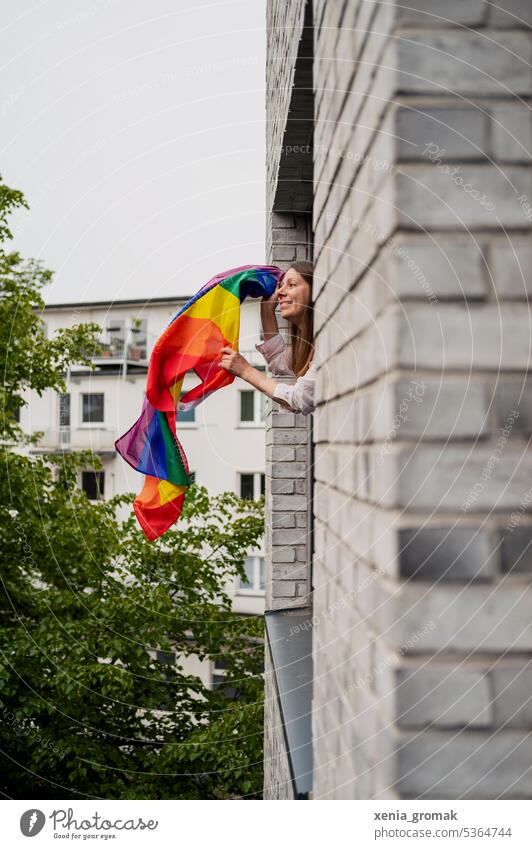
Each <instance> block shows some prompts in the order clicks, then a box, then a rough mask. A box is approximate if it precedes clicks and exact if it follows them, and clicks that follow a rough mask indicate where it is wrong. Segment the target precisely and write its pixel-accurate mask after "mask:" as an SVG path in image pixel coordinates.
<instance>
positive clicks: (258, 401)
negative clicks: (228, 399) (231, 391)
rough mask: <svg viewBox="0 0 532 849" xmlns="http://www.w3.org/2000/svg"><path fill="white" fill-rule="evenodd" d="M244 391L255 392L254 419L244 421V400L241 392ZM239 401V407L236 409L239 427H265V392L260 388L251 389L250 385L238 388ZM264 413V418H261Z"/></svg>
mask: <svg viewBox="0 0 532 849" xmlns="http://www.w3.org/2000/svg"><path fill="white" fill-rule="evenodd" d="M242 392H253V421H251V422H243V421H242V419H241V417H240V416H241V410H242V401H241V393H242ZM237 402H238V407H237V411H236V416H237V427H244V428H249V427H251V428H256V427H262V428H263V427H264V422H265V419H266V396H265V395H264V393H263V392H260V391H259V390H258V389H250V388H249V386H247V387H244V386H242V388H239V389H238V392H237ZM261 414H262V418H261Z"/></svg>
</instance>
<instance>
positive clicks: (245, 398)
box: [240, 389, 255, 422]
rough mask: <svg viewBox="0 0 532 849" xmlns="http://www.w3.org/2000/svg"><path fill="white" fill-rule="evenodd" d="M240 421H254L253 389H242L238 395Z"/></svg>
mask: <svg viewBox="0 0 532 849" xmlns="http://www.w3.org/2000/svg"><path fill="white" fill-rule="evenodd" d="M240 421H241V422H253V421H255V392H254V391H253V389H251V390H248V389H244V391H243V392H241V393H240Z"/></svg>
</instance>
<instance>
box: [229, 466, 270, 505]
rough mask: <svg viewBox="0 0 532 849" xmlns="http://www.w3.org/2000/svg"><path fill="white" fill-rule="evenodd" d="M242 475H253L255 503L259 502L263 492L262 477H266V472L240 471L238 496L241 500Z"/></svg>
mask: <svg viewBox="0 0 532 849" xmlns="http://www.w3.org/2000/svg"><path fill="white" fill-rule="evenodd" d="M242 475H253V501H258V500H259V498H260V497H261V491H260V489H261V486H260V484H261V475H265V472H254V471H249V472H246V471H240V472H238V474H237V478H236V494H237V495H238V497H239V498H241V497H242V496H241V495H240V493H241V492H242V486H241V477H242ZM265 481H266V478H265Z"/></svg>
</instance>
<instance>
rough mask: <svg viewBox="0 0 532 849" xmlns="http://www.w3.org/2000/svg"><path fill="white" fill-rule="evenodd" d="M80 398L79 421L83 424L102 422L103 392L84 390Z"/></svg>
mask: <svg viewBox="0 0 532 849" xmlns="http://www.w3.org/2000/svg"><path fill="white" fill-rule="evenodd" d="M81 399H82V402H81V404H82V406H81V421H82V422H83V423H84V424H103V414H104V403H103V399H104V394H103V392H84V393H83V394H82V396H81Z"/></svg>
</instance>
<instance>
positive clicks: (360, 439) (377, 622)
mask: <svg viewBox="0 0 532 849" xmlns="http://www.w3.org/2000/svg"><path fill="white" fill-rule="evenodd" d="M407 6H408V7H409V8H406V7H404V6H400V5H397V6H395V5H394V4H380V3H373V2H366V0H359V2H352V3H344V2H335V0H320V2H318V1H317V0H315V2H314V27H315V40H314V46H315V59H314V88H315V119H316V123H315V135H314V140H315V150H314V178H315V186H314V217H313V227H314V242H315V258H316V278H317V285H316V300H315V321H316V328H317V347H318V351H319V352H320V354H321V359H322V360H323V362H324V365H323V367H322V368H321V370H320V374H319V378H318V387H317V397H318V407H317V410H316V413H315V428H314V439H315V451H316V462H315V469H314V472H315V478H316V484H315V502H314V525H315V558H314V598H313V614H314V622H315V623H316V624H315V627H314V661H315V670H314V675H315V687H314V707H313V730H314V760H315V772H314V791H313V795H314V797H315V798H354V799H358V798H387V799H394V798H417V797H423V798H458V797H464V798H495V797H503V798H504V797H508V798H530V797H531V796H532V784H531V772H530V759H531V755H532V752H531V747H532V742H531V736H530V731H531V730H532V714H531V710H530V704H531V703H532V698H531V697H532V690H531V685H532V679H531V671H530V670H531V668H532V666H531V665H530V661H531V660H532V626H531V622H532V616H531V613H532V588H531V586H530V580H531V577H532V554H531V549H532V545H531V543H532V514H531V507H532V489H531V487H532V474H531V473H532V453H531V452H530V449H529V446H528V441H529V438H530V434H531V432H532V413H531V404H530V400H529V399H530V393H529V392H527V390H529V388H530V385H529V383H528V382H527V380H526V370H527V368H528V363H529V356H530V319H531V316H530V309H529V305H528V303H527V298H528V297H529V293H530V286H531V283H530V281H531V279H532V248H531V245H532V242H531V234H530V228H531V226H532V209H531V207H532V169H531V168H530V157H531V153H532V124H531V119H530V112H529V109H528V105H527V103H526V101H525V102H524V101H523V100H520V99H519V98H518V97H516V96H515V95H519V96H520V97H521V98H525V99H526V98H527V97H530V95H531V93H532V77H531V72H530V64H529V63H530V59H531V53H530V51H531V41H530V30H529V28H530V25H531V23H532V19H531V13H530V4H529V3H525V2H509V1H508V0H501V2H500V3H498V4H497V8H496V7H494V6H493V5H490V4H488V3H485V2H481V0H461V2H458V0H457V2H454V1H453V0H451V2H449V3H446V4H444V6H442V4H441V3H439V2H438V3H436V2H432V0H421V2H415V3H409V4H407ZM438 15H440V16H441V18H440V19H438V17H437V16H438ZM515 16H518V17H517V18H516V17H515ZM464 27H470V28H472V29H465V28H464ZM475 28H478V31H475ZM488 37H489V40H487V39H488Z"/></svg>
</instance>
